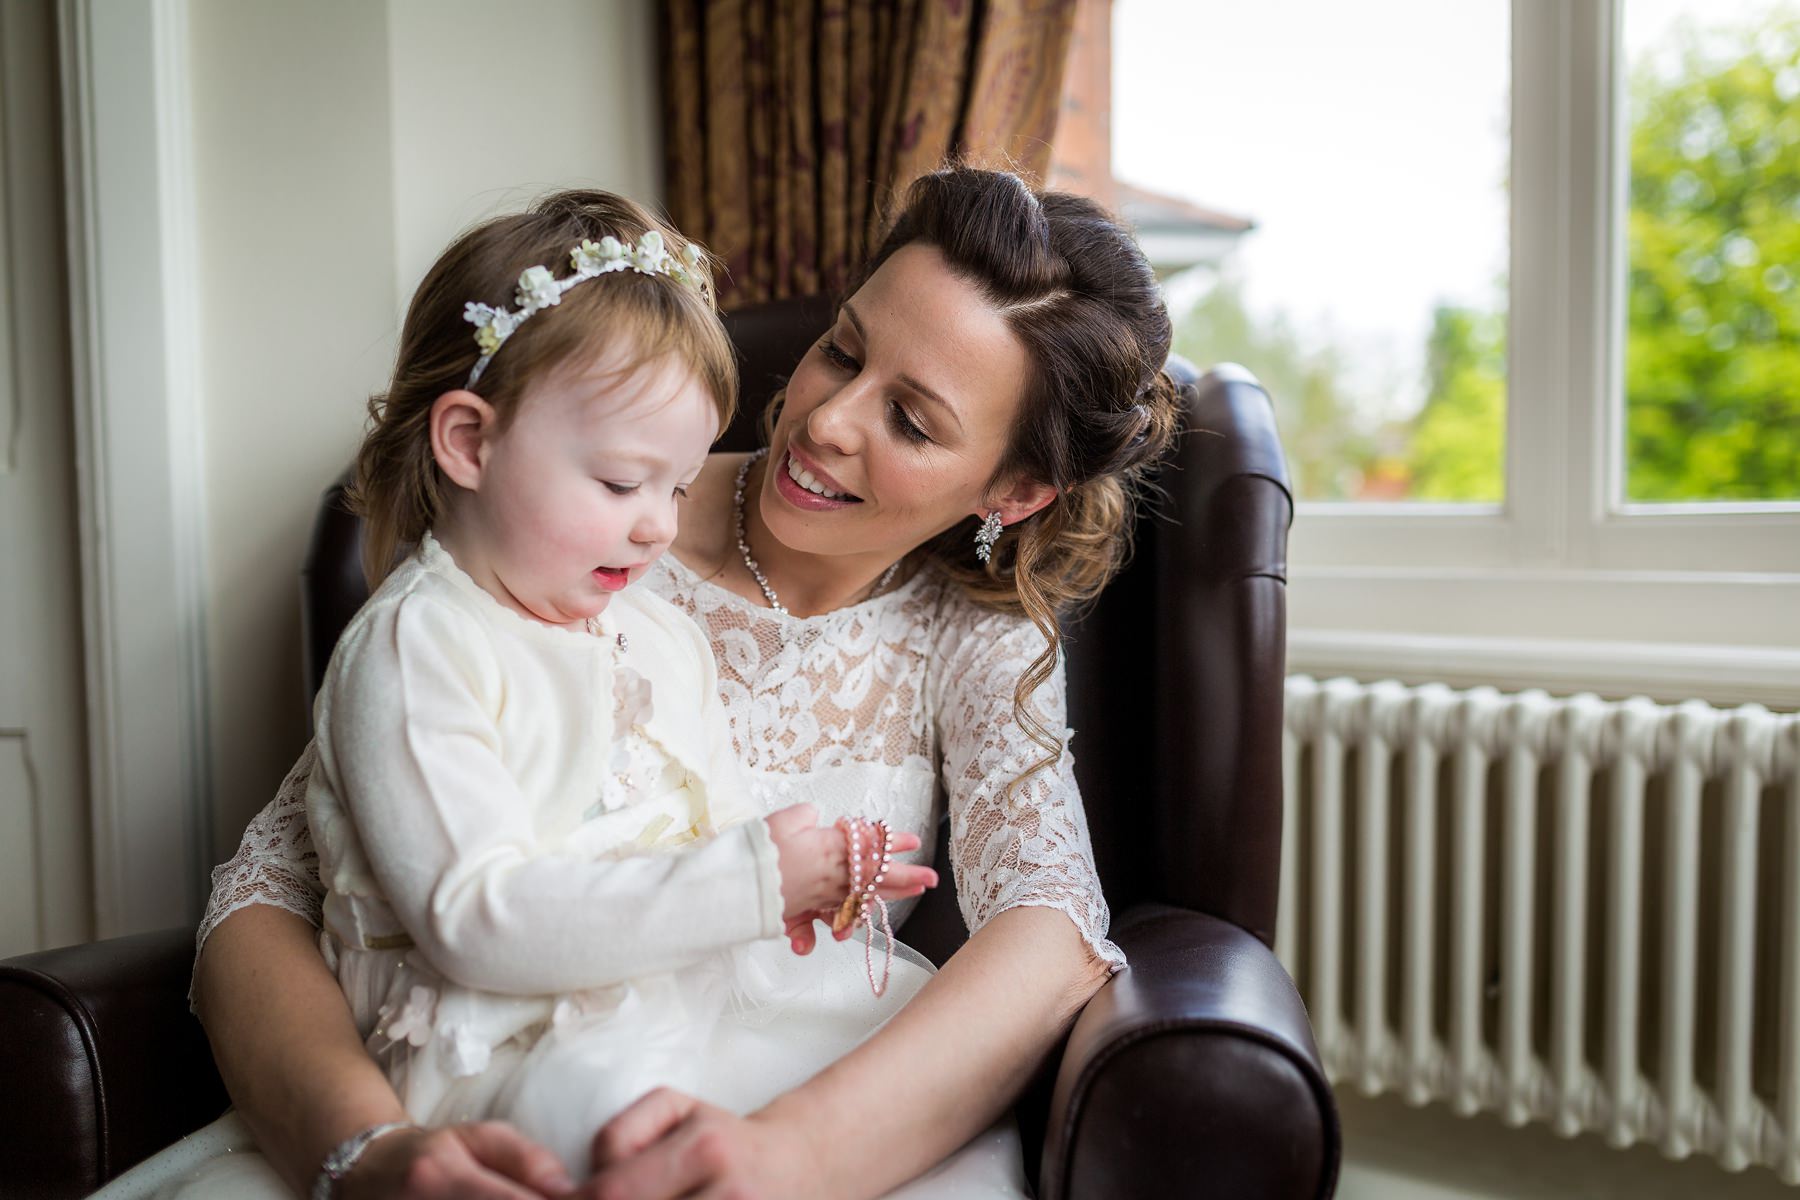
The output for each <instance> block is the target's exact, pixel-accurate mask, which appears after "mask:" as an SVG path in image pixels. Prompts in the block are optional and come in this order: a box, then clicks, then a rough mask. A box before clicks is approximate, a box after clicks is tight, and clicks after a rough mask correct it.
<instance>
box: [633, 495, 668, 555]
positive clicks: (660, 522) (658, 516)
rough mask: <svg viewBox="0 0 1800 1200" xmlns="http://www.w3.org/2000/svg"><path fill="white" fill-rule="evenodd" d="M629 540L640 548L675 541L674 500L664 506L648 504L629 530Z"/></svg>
mask: <svg viewBox="0 0 1800 1200" xmlns="http://www.w3.org/2000/svg"><path fill="white" fill-rule="evenodd" d="M631 540H632V541H634V542H636V543H637V544H638V545H640V546H656V545H667V544H668V543H669V542H672V541H674V540H675V500H674V498H673V497H670V499H669V501H668V503H666V504H650V505H647V506H645V508H644V510H643V511H642V512H641V513H639V514H638V519H637V522H636V523H635V524H634V525H633V526H632V529H631Z"/></svg>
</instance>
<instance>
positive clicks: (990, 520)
mask: <svg viewBox="0 0 1800 1200" xmlns="http://www.w3.org/2000/svg"><path fill="white" fill-rule="evenodd" d="M999 540H1000V512H999V510H998V509H996V510H994V511H993V512H990V513H988V515H987V516H986V517H984V518H982V521H981V528H980V529H977V530H976V531H975V557H976V558H977V559H979V560H980V561H982V562H986V561H987V560H988V559H990V558H992V557H993V556H994V543H995V542H997V541H999Z"/></svg>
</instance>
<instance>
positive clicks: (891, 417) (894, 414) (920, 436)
mask: <svg viewBox="0 0 1800 1200" xmlns="http://www.w3.org/2000/svg"><path fill="white" fill-rule="evenodd" d="M888 424H890V425H892V426H893V427H894V432H895V433H897V434H899V435H900V436H901V437H903V438H905V439H906V440H907V441H909V442H929V441H930V440H931V437H930V435H929V434H927V433H926V432H925V431H924V430H923V429H921V428H920V427H919V423H918V422H917V421H915V420H913V419H912V417H911V416H910V415H909V414H908V413H907V411H906V409H905V408H904V407H902V406H901V404H900V402H899V401H898V400H889V401H888Z"/></svg>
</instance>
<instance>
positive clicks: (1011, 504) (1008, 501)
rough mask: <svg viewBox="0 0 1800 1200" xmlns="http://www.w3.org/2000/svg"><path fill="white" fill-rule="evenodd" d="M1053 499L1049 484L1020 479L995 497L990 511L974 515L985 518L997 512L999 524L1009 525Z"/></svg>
mask: <svg viewBox="0 0 1800 1200" xmlns="http://www.w3.org/2000/svg"><path fill="white" fill-rule="evenodd" d="M1054 499H1056V489H1055V488H1053V487H1051V486H1050V485H1049V484H1047V483H1038V482H1036V481H1035V480H1024V479H1022V480H1019V481H1018V482H1017V483H1015V484H1013V486H1012V487H1010V488H1008V489H1007V490H1006V491H1005V492H1003V493H1002V494H1000V495H999V496H996V497H995V498H994V503H993V505H992V506H991V508H990V509H988V510H984V511H982V512H978V513H976V514H975V515H976V516H977V517H985V516H986V515H987V513H988V512H989V511H994V510H998V511H999V513H1000V523H1001V524H1002V525H1011V524H1013V523H1014V522H1015V521H1023V520H1024V519H1025V518H1026V517H1029V516H1030V515H1031V514H1032V513H1034V512H1036V511H1038V509H1040V508H1042V507H1044V505H1046V504H1048V503H1050V502H1051V501H1052V500H1054Z"/></svg>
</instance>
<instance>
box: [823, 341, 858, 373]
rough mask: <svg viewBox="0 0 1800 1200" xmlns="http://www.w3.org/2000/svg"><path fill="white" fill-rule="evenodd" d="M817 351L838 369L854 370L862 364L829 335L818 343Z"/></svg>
mask: <svg viewBox="0 0 1800 1200" xmlns="http://www.w3.org/2000/svg"><path fill="white" fill-rule="evenodd" d="M819 352H820V353H822V354H823V355H824V356H825V360H826V361H827V362H829V363H830V364H831V365H832V366H834V367H836V368H838V369H839V370H840V371H854V370H856V369H857V368H859V367H861V366H862V364H861V363H859V362H857V361H856V360H855V359H854V358H851V357H850V356H849V355H848V354H846V353H844V348H843V347H842V346H840V345H838V344H837V343H836V342H834V341H832V340H831V339H830V338H829V337H827V338H826V339H825V340H824V341H822V342H820V343H819Z"/></svg>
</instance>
